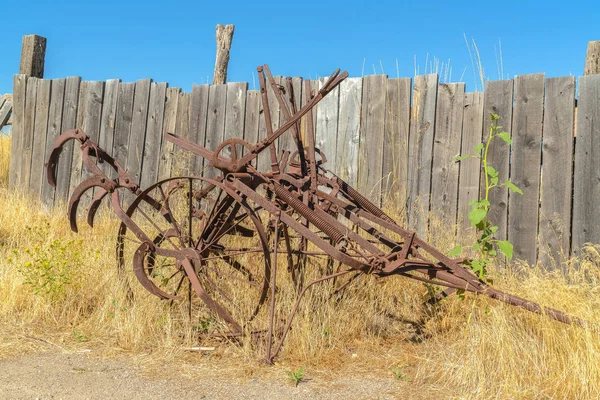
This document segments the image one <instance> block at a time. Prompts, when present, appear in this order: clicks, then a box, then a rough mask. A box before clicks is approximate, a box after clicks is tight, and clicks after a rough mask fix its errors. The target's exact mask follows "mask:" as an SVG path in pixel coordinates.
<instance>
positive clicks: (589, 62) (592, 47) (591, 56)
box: [583, 40, 600, 75]
mask: <svg viewBox="0 0 600 400" xmlns="http://www.w3.org/2000/svg"><path fill="white" fill-rule="evenodd" d="M583 74H584V75H595V74H600V40H595V41H590V42H589V43H588V48H587V54H586V56H585V67H584V69H583Z"/></svg>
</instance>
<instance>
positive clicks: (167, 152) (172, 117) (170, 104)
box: [158, 88, 181, 181]
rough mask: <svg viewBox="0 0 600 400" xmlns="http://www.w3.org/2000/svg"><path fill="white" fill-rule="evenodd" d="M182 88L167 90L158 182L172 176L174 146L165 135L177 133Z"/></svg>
mask: <svg viewBox="0 0 600 400" xmlns="http://www.w3.org/2000/svg"><path fill="white" fill-rule="evenodd" d="M180 93H181V89H180V88H167V93H166V99H167V103H166V104H165V114H164V120H163V131H162V135H163V140H162V142H161V143H162V145H161V149H160V155H161V156H160V162H159V164H158V180H161V181H162V180H163V179H167V178H169V177H170V176H171V166H172V165H173V157H174V145H173V143H171V142H169V141H166V140H164V135H165V133H167V132H168V133H176V131H175V129H176V128H177V125H176V124H177V106H178V103H179V95H180Z"/></svg>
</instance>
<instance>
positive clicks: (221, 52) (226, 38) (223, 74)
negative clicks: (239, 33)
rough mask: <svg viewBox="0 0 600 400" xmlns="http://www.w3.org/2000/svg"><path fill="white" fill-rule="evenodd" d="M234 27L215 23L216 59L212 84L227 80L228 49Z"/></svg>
mask: <svg viewBox="0 0 600 400" xmlns="http://www.w3.org/2000/svg"><path fill="white" fill-rule="evenodd" d="M234 29H235V26H234V25H225V26H223V25H221V24H218V25H217V60H216V62H215V76H214V78H213V85H219V84H223V83H225V82H226V81H227V66H228V65H229V50H230V49H231V41H232V40H233V31H234Z"/></svg>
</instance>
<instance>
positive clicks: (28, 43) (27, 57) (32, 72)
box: [19, 35, 46, 78]
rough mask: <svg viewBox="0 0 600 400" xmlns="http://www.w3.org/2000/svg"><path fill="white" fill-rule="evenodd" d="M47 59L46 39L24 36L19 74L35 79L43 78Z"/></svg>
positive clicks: (37, 36) (36, 36)
mask: <svg viewBox="0 0 600 400" xmlns="http://www.w3.org/2000/svg"><path fill="white" fill-rule="evenodd" d="M45 59H46V38H45V37H43V36H39V35H25V36H23V42H22V46H21V65H20V67H19V73H20V74H24V75H27V76H32V77H35V78H43V77H44V63H45Z"/></svg>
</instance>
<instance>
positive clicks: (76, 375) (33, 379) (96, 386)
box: [0, 349, 440, 400]
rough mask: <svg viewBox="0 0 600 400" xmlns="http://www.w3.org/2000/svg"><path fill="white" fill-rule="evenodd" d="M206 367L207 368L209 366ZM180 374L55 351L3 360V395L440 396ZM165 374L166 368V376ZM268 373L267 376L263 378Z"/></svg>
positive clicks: (393, 383)
mask: <svg viewBox="0 0 600 400" xmlns="http://www.w3.org/2000/svg"><path fill="white" fill-rule="evenodd" d="M205 367H206V366H204V367H203V368H205ZM215 367H216V368H218V365H217V364H216V363H215V364H214V365H213V366H212V370H211V371H208V372H207V373H206V374H202V373H201V374H198V373H193V374H182V373H180V372H179V371H173V370H172V369H171V370H170V367H169V366H167V365H165V366H164V370H163V371H161V369H160V367H159V368H158V369H157V368H156V367H155V368H153V369H148V368H145V367H144V366H142V365H139V364H138V365H135V364H134V363H131V362H129V361H128V360H127V358H126V357H119V358H117V359H106V358H98V357H95V356H94V355H93V352H91V351H89V350H88V351H83V352H82V351H64V350H59V349H56V350H51V351H46V352H40V353H33V354H27V355H22V356H18V357H13V358H9V359H4V360H0V371H2V373H0V399H40V400H41V399H65V400H66V399H146V400H150V399H168V398H171V399H398V398H416V399H419V398H422V399H425V398H433V397H436V398H440V393H439V392H438V393H432V392H429V393H427V391H425V392H423V391H422V390H415V389H416V388H414V387H411V384H410V382H400V381H397V380H395V379H393V378H392V377H383V378H381V377H365V376H360V377H357V376H354V377H351V376H348V377H344V378H339V377H335V378H333V379H327V378H318V379H310V380H308V381H307V382H302V383H300V384H299V385H298V386H297V387H296V386H294V384H293V383H292V382H291V381H290V380H289V379H287V378H286V377H285V376H284V375H282V374H280V375H281V376H278V377H276V378H274V377H273V376H269V375H272V374H261V373H260V371H259V372H258V373H255V376H253V377H246V376H244V377H231V376H227V375H223V377H219V371H218V370H215ZM162 372H165V373H164V374H163V373H162ZM263 375H264V376H263Z"/></svg>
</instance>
